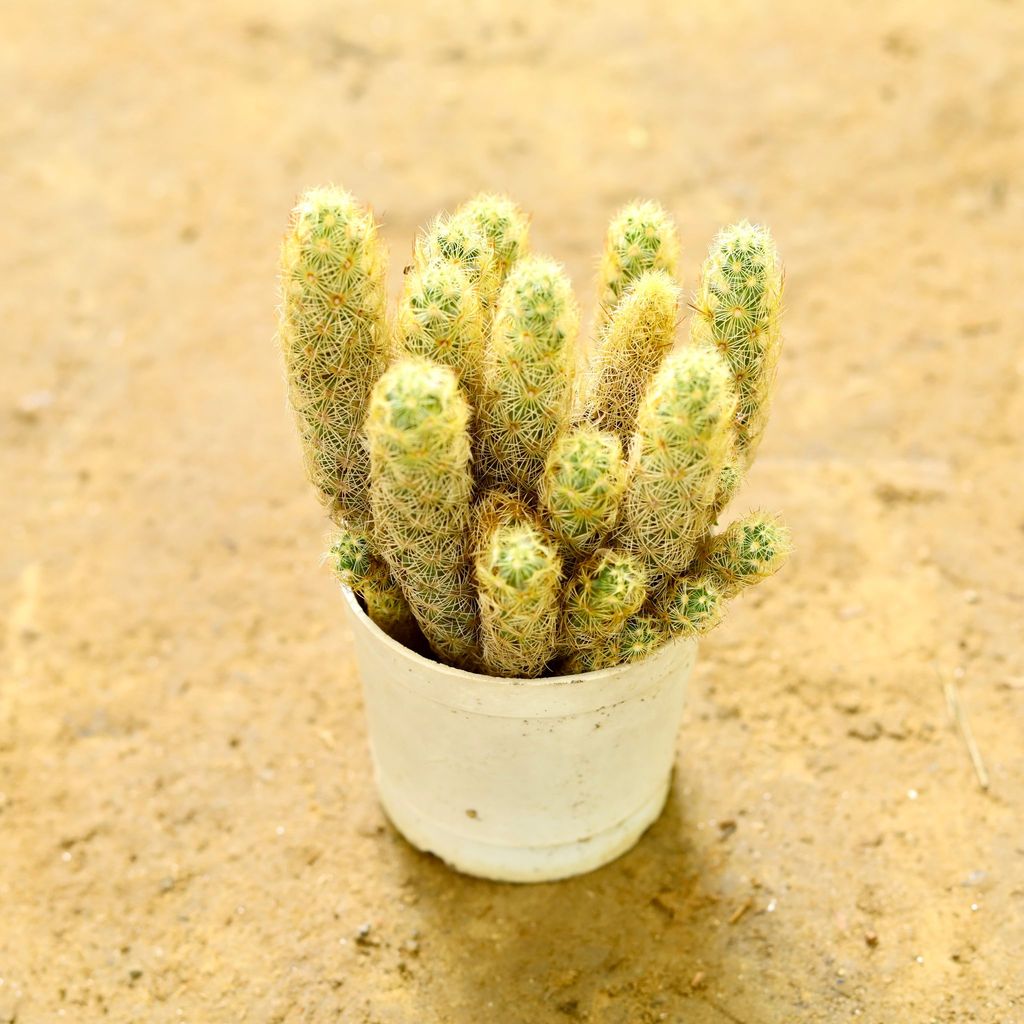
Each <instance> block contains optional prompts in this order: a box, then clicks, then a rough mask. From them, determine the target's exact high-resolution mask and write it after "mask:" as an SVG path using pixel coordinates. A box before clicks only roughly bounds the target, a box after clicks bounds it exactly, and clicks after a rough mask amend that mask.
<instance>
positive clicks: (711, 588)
mask: <svg viewBox="0 0 1024 1024" xmlns="http://www.w3.org/2000/svg"><path fill="white" fill-rule="evenodd" d="M656 609H657V611H658V612H659V613H660V614H661V616H662V618H663V619H664V620H665V623H666V624H667V626H668V628H669V632H670V633H671V634H672V635H673V636H703V635H704V634H705V633H708V632H710V631H711V630H712V629H714V627H715V626H717V625H718V623H719V622H721V621H722V616H723V615H724V613H725V593H724V591H723V588H722V586H721V584H720V583H719V582H718V580H717V578H716V577H715V576H714V575H712V574H711V573H704V574H702V575H700V576H695V577H689V576H684V577H682V578H681V579H678V580H676V581H675V582H674V583H673V584H672V585H671V586H670V587H669V588H668V590H667V591H666V593H665V594H663V595H662V596H661V598H660V599H659V600H658V601H657V604H656Z"/></svg>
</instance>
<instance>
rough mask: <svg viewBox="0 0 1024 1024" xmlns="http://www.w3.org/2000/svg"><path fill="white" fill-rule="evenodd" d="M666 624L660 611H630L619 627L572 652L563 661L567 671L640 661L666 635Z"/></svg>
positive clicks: (583, 670) (649, 653)
mask: <svg viewBox="0 0 1024 1024" xmlns="http://www.w3.org/2000/svg"><path fill="white" fill-rule="evenodd" d="M669 636H670V634H669V631H668V626H667V625H666V624H665V621H664V619H663V618H662V617H661V616H660V615H656V614H654V613H653V612H645V611H640V612H637V613H636V614H635V615H631V616H630V617H629V618H628V619H627V620H626V621H625V622H624V623H623V624H622V628H621V629H620V630H619V631H618V632H617V633H614V634H613V635H611V636H608V637H605V638H604V639H603V640H600V641H598V642H597V643H596V644H594V645H593V646H592V647H587V648H584V649H583V650H581V651H576V652H574V653H573V654H572V655H571V656H570V657H569V658H568V659H567V660H566V662H565V664H564V668H565V669H566V671H568V672H572V673H575V672H596V671H599V670H600V669H603V668H614V667H615V666H616V665H628V664H630V663H631V662H634V661H643V659H644V658H647V657H649V656H650V655H651V654H653V653H654V652H655V651H656V650H657V649H658V648H659V647H661V646H662V645H663V644H665V643H666V642H667V641H668V639H669Z"/></svg>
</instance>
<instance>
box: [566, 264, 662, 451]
mask: <svg viewBox="0 0 1024 1024" xmlns="http://www.w3.org/2000/svg"><path fill="white" fill-rule="evenodd" d="M679 298H680V289H679V285H677V284H676V283H675V281H674V280H673V279H672V277H671V276H670V275H669V274H668V273H667V272H666V271H664V270H648V271H645V272H644V273H643V274H641V275H640V277H638V278H637V280H636V281H635V282H634V283H633V284H632V285H631V286H630V287H629V289H628V290H627V292H626V294H625V296H624V297H623V299H622V301H621V302H620V303H619V304H618V306H616V307H615V311H614V313H613V314H612V316H611V319H610V320H609V322H608V323H607V325H606V326H605V329H604V332H603V333H602V336H601V338H600V339H599V341H598V348H597V353H596V356H595V358H594V361H593V367H592V369H591V370H590V372H589V375H588V380H587V382H586V383H585V385H584V388H585V398H584V402H585V410H584V414H585V416H586V417H587V419H589V420H590V421H591V422H592V423H594V424H596V425H597V426H599V427H600V428H601V429H602V430H610V431H612V432H613V433H616V434H618V435H619V437H621V438H622V440H623V441H624V442H625V441H628V440H629V438H630V437H631V436H632V434H633V431H634V429H635V428H636V411H637V408H638V407H639V405H640V400H641V399H642V398H643V396H644V392H645V391H646V390H647V386H648V384H650V382H651V378H652V377H653V376H654V374H655V373H657V371H658V367H659V366H660V365H661V361H662V360H663V359H664V358H665V356H666V355H667V354H668V352H669V351H670V350H671V348H672V344H673V342H674V340H675V333H676V320H677V318H678V316H679Z"/></svg>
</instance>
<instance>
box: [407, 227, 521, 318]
mask: <svg viewBox="0 0 1024 1024" xmlns="http://www.w3.org/2000/svg"><path fill="white" fill-rule="evenodd" d="M434 262H442V263H447V264H448V265H450V266H453V267H457V268H458V269H459V270H461V271H463V273H465V275H466V277H468V278H469V282H470V284H472V285H473V287H474V288H475V289H476V292H477V295H478V296H479V297H480V302H481V304H482V305H483V307H484V309H486V310H489V309H490V308H491V307H492V306H493V305H494V301H495V298H496V297H497V293H498V288H499V287H500V285H501V267H500V264H499V262H498V259H497V257H496V256H495V253H494V245H493V244H492V242H491V240H490V239H489V238H488V237H487V235H485V234H484V232H483V231H482V230H481V229H480V228H479V227H478V226H477V224H476V223H475V222H474V221H473V220H472V219H470V217H468V216H466V217H454V216H452V217H449V216H445V215H443V214H442V215H441V216H439V217H435V218H434V220H433V221H432V222H431V224H430V226H429V227H428V228H427V230H426V231H424V232H422V233H421V234H420V236H419V237H418V238H417V239H416V247H415V249H414V251H413V264H414V266H416V267H419V268H420V269H423V268H424V267H426V266H428V265H429V264H431V263H434Z"/></svg>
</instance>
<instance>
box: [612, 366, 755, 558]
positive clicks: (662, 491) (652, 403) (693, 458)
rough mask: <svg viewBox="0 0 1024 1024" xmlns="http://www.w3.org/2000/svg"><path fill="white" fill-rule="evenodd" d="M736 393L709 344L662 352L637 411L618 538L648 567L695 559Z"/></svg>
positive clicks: (728, 441)
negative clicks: (659, 365)
mask: <svg viewBox="0 0 1024 1024" xmlns="http://www.w3.org/2000/svg"><path fill="white" fill-rule="evenodd" d="M735 407H736V396H735V394H734V392H733V389H732V383H731V381H730V379H729V368H728V366H727V365H726V363H725V361H724V360H723V359H722V357H721V356H720V355H719V354H718V353H717V352H716V351H715V350H714V349H710V348H686V349H681V350H680V351H678V352H674V353H672V354H671V355H670V356H668V358H667V359H666V360H665V363H664V365H663V366H662V368H661V370H659V372H658V374H657V376H656V377H655V378H654V380H653V381H652V383H651V386H650V388H649V389H648V392H647V394H646V396H645V397H644V400H643V403H642V404H641V407H640V412H639V414H638V416H637V433H636V438H635V442H634V445H635V448H634V459H635V465H634V467H633V471H632V474H631V476H630V480H629V484H628V486H627V488H626V495H625V498H624V500H623V507H622V527H621V534H622V542H623V544H624V545H625V546H626V547H628V548H629V549H630V550H632V551H634V552H636V553H637V554H639V555H640V556H641V557H642V558H643V559H644V561H645V563H646V564H647V565H648V566H649V568H650V569H652V570H657V571H661V572H666V573H679V572H681V571H683V570H685V569H686V567H687V566H688V565H689V564H690V562H691V561H692V560H693V556H694V555H695V554H696V551H697V545H698V543H699V541H700V539H701V533H702V529H703V527H704V524H705V522H706V519H707V509H708V506H709V505H710V504H711V502H712V501H714V498H715V494H716V490H717V481H718V478H719V475H720V474H721V470H722V466H723V465H724V464H725V461H726V459H727V457H728V456H729V454H730V452H731V446H732V444H733V439H732V433H731V429H732V420H733V413H734V410H735Z"/></svg>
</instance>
